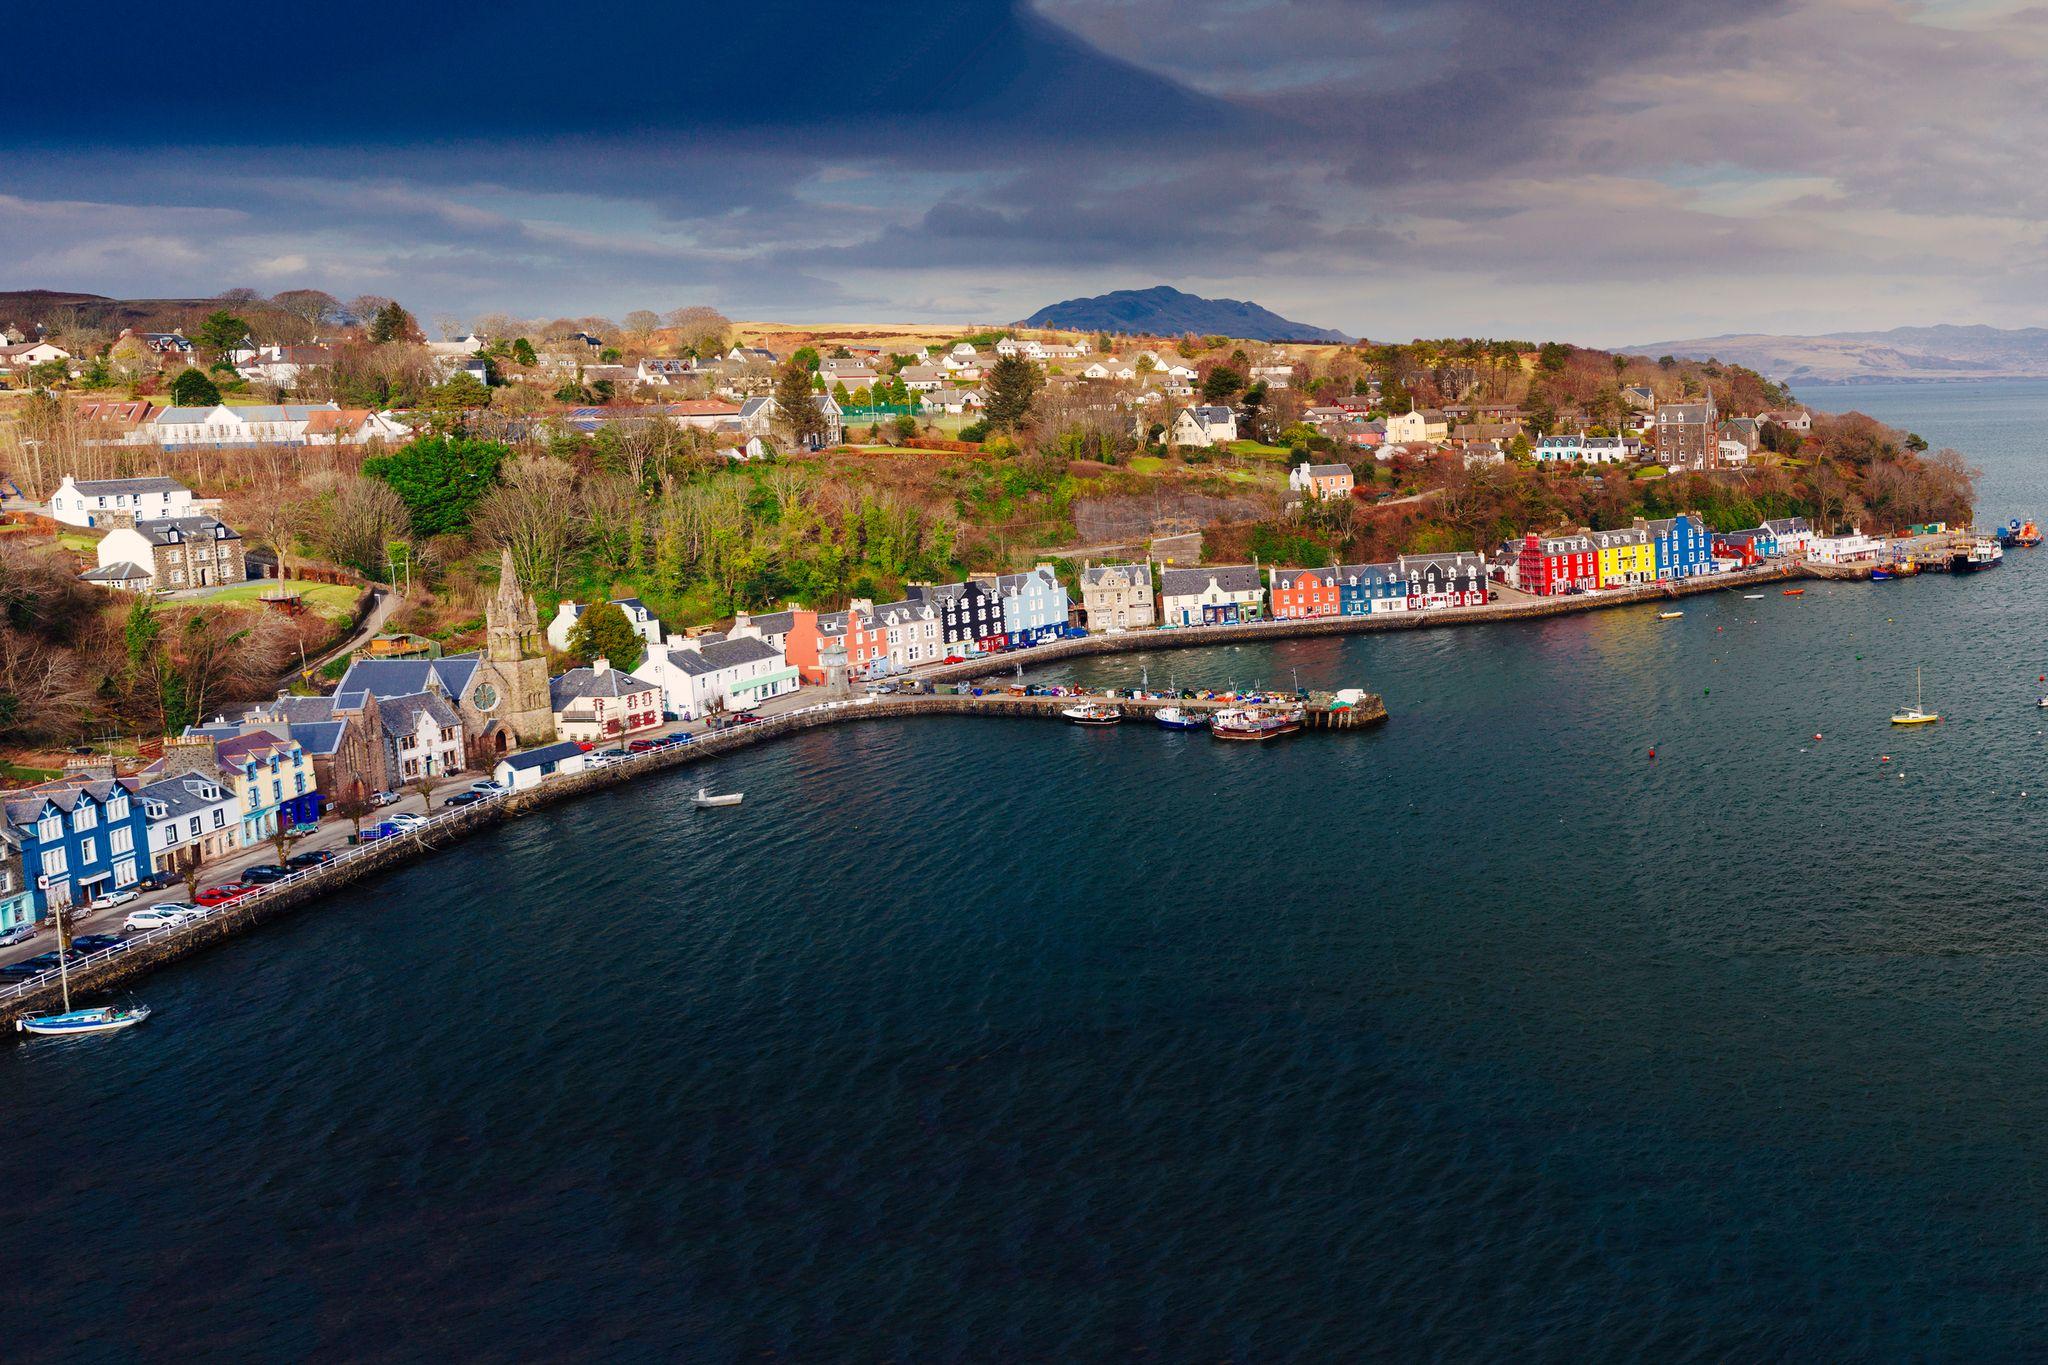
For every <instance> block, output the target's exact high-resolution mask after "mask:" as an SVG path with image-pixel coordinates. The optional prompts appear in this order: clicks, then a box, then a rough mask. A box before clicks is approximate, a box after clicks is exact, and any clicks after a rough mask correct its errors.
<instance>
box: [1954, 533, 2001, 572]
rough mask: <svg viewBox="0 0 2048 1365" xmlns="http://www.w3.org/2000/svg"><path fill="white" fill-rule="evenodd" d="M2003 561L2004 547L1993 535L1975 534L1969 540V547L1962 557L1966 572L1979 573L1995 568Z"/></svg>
mask: <svg viewBox="0 0 2048 1365" xmlns="http://www.w3.org/2000/svg"><path fill="white" fill-rule="evenodd" d="M2004 562H2005V547H2004V546H2002V545H2000V544H1999V543H1998V541H1997V539H1996V538H1995V537H1993V536H1977V537H1975V538H1974V539H1972V540H1971V541H1970V549H1969V551H1968V553H1966V554H1965V555H1964V556H1963V558H1962V567H1963V570H1964V572H1966V573H1981V572H1982V571H1984V570H1985V569H1995V568H1997V567H1998V566H1999V565H2000V564H2003V563H2004Z"/></svg>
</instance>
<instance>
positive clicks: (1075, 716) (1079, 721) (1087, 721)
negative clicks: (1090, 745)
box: [1060, 701, 1124, 725]
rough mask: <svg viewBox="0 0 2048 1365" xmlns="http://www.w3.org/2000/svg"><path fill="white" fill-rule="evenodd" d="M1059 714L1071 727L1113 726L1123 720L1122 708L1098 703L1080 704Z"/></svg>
mask: <svg viewBox="0 0 2048 1365" xmlns="http://www.w3.org/2000/svg"><path fill="white" fill-rule="evenodd" d="M1060 714H1061V715H1063V716H1065V717H1066V718H1067V721H1068V722H1069V723H1070V724H1073V725H1114V724H1116V723H1117V722H1118V721H1120V720H1122V719H1123V718H1124V712H1123V708H1122V707H1120V706H1104V705H1103V704H1102V703H1100V702H1092V701H1088V702H1082V703H1081V704H1080V705H1079V706H1069V707H1068V708H1067V709H1066V710H1064V711H1062V712H1060Z"/></svg>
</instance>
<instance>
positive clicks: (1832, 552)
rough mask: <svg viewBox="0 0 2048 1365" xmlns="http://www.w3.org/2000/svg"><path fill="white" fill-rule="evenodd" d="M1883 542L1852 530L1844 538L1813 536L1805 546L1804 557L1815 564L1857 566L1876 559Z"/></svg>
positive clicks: (1882, 547)
mask: <svg viewBox="0 0 2048 1365" xmlns="http://www.w3.org/2000/svg"><path fill="white" fill-rule="evenodd" d="M1883 551H1884V541H1883V539H1881V538H1880V537H1877V536H1867V535H1865V534H1863V532H1862V531H1861V530H1852V531H1850V532H1849V534H1848V535H1846V536H1814V537H1813V538H1812V539H1811V540H1809V541H1808V542H1807V544H1806V557H1807V558H1808V559H1810V560H1812V561H1813V562H1814V563H1816V564H1859V563H1863V562H1865V561H1868V560H1873V559H1876V558H1877V557H1878V556H1879V555H1880V554H1881V553H1883Z"/></svg>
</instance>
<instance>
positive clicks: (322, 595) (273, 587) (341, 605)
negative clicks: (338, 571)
mask: <svg viewBox="0 0 2048 1365" xmlns="http://www.w3.org/2000/svg"><path fill="white" fill-rule="evenodd" d="M280 590H283V591H286V592H296V593H298V594H299V595H300V596H302V597H304V598H305V599H306V608H307V610H309V611H312V612H315V613H317V614H318V615H321V616H324V617H326V618H327V619H328V620H330V621H346V620H348V619H349V618H350V617H352V616H354V615H355V613H356V599H357V598H358V597H359V596H361V594H362V589H360V588H352V587H349V586H348V585H347V584H345V583H304V582H301V581H300V580H298V579H296V578H287V579H283V580H279V579H275V578H254V579H251V580H249V581H248V582H247V583H237V584H236V585H235V586H234V587H232V588H222V589H221V590H220V591H219V592H213V593H208V594H207V595H206V596H205V597H204V598H201V599H199V600H201V601H205V602H228V603H240V602H255V601H256V600H257V599H259V598H261V597H264V596H266V595H268V594H270V593H274V592H278V591H280Z"/></svg>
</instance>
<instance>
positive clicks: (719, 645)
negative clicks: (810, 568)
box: [668, 613, 845, 678]
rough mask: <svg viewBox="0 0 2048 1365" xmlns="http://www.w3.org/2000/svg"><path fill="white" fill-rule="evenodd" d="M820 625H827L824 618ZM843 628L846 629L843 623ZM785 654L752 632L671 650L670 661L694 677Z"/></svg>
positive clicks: (841, 627) (778, 657)
mask: <svg viewBox="0 0 2048 1365" xmlns="http://www.w3.org/2000/svg"><path fill="white" fill-rule="evenodd" d="M841 615H842V616H843V615H844V613H841ZM819 624H820V626H821V627H822V626H823V624H824V623H823V621H822V619H821V620H820V622H819ZM840 629H841V630H842V631H843V630H844V629H845V626H844V624H843V623H842V624H841V626H840ZM781 657H782V656H781V655H780V654H778V653H777V652H776V650H775V647H774V646H773V645H771V644H769V643H768V642H767V641H765V640H756V639H754V638H753V637H752V636H749V635H742V636H740V637H739V638H738V639H736V640H719V641H715V642H714V643H711V644H707V645H704V646H703V647H702V648H701V649H671V650H670V651H669V652H668V661H669V663H670V664H671V665H672V666H674V667H675V668H677V669H679V670H680V671H682V672H684V673H687V674H689V675H690V676H691V677H693V678H697V677H702V676H703V675H705V674H706V673H715V672H717V671H718V670H720V669H723V668H736V667H738V666H739V665H741V664H751V663H761V662H764V661H766V660H770V659H780V658H781Z"/></svg>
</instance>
